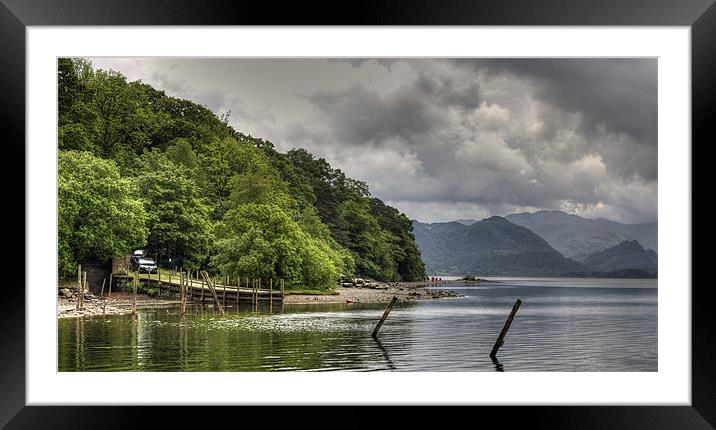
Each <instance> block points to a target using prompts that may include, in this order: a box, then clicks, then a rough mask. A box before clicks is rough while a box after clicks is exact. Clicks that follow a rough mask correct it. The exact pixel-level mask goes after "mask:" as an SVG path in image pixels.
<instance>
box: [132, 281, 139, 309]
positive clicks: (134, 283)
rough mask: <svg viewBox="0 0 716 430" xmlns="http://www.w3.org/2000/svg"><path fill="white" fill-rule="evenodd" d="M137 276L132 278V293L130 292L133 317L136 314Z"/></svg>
mask: <svg viewBox="0 0 716 430" xmlns="http://www.w3.org/2000/svg"><path fill="white" fill-rule="evenodd" d="M138 276H139V275H138V274H137V275H136V276H133V277H132V280H133V281H134V282H132V285H134V291H133V292H132V315H135V314H136V313H137V277H138Z"/></svg>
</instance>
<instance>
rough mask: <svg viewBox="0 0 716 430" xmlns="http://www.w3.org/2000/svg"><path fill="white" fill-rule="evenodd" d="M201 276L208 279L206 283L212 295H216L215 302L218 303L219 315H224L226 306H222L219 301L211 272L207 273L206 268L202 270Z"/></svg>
mask: <svg viewBox="0 0 716 430" xmlns="http://www.w3.org/2000/svg"><path fill="white" fill-rule="evenodd" d="M201 276H202V277H203V278H204V279H205V280H206V285H207V286H208V287H209V291H211V295H212V296H213V297H214V303H216V307H218V308H219V315H224V307H223V306H221V303H219V297H218V296H217V295H216V289H215V288H214V285H213V284H212V282H211V279H210V278H209V274H208V273H206V271H205V270H202V271H201Z"/></svg>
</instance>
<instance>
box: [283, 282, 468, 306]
mask: <svg viewBox="0 0 716 430" xmlns="http://www.w3.org/2000/svg"><path fill="white" fill-rule="evenodd" d="M425 285H426V284H425V283H423V282H420V283H418V282H405V283H401V284H398V285H391V286H383V287H379V288H359V287H336V288H335V290H334V291H335V292H336V293H338V294H290V293H289V294H287V295H286V296H285V297H284V303H285V304H310V303H385V302H389V301H390V299H392V298H393V296H395V297H397V298H398V300H402V301H413V300H437V299H442V298H454V297H459V295H458V294H457V293H455V292H454V291H448V290H442V289H437V288H430V289H428V288H425ZM430 285H433V284H430ZM435 285H437V284H435Z"/></svg>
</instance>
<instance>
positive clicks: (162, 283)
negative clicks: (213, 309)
mask: <svg viewBox="0 0 716 430" xmlns="http://www.w3.org/2000/svg"><path fill="white" fill-rule="evenodd" d="M112 279H113V280H114V281H115V282H116V281H120V280H122V279H124V280H127V281H128V282H133V281H134V279H136V280H137V281H139V282H144V283H146V284H147V285H148V286H150V287H158V288H159V296H160V297H176V298H181V288H182V283H184V286H185V288H186V291H185V293H184V294H185V297H186V298H187V300H188V301H190V302H194V303H200V304H212V303H215V302H218V300H221V303H222V304H223V306H231V305H236V304H237V303H239V304H243V303H250V304H254V305H257V306H258V305H259V304H261V303H266V304H267V305H269V306H271V307H272V306H275V305H279V306H280V305H281V304H283V297H284V284H283V279H281V280H279V282H280V290H279V291H274V288H273V280H271V281H269V285H270V287H269V288H263V289H262V288H260V285H261V283H260V282H259V280H258V279H253V280H252V279H250V278H248V277H237V278H235V279H233V285H230V284H227V283H229V282H231V281H232V280H231V279H230V278H229V277H226V278H224V279H221V281H223V283H219V279H218V278H217V279H216V280H214V281H211V284H208V283H207V282H206V281H207V279H206V277H204V276H202V275H201V274H199V273H189V272H185V273H184V274H183V276H182V273H181V272H177V273H174V274H172V275H170V274H167V273H161V274H157V273H152V274H143V273H142V274H138V273H127V274H114V275H113V277H112ZM239 285H240V287H239ZM212 290H213V291H212ZM219 298H220V299H219Z"/></svg>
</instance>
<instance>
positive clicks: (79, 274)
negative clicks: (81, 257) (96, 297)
mask: <svg viewBox="0 0 716 430" xmlns="http://www.w3.org/2000/svg"><path fill="white" fill-rule="evenodd" d="M80 290H82V265H81V264H78V265H77V297H75V310H76V311H78V310H80V294H79V293H80Z"/></svg>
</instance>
